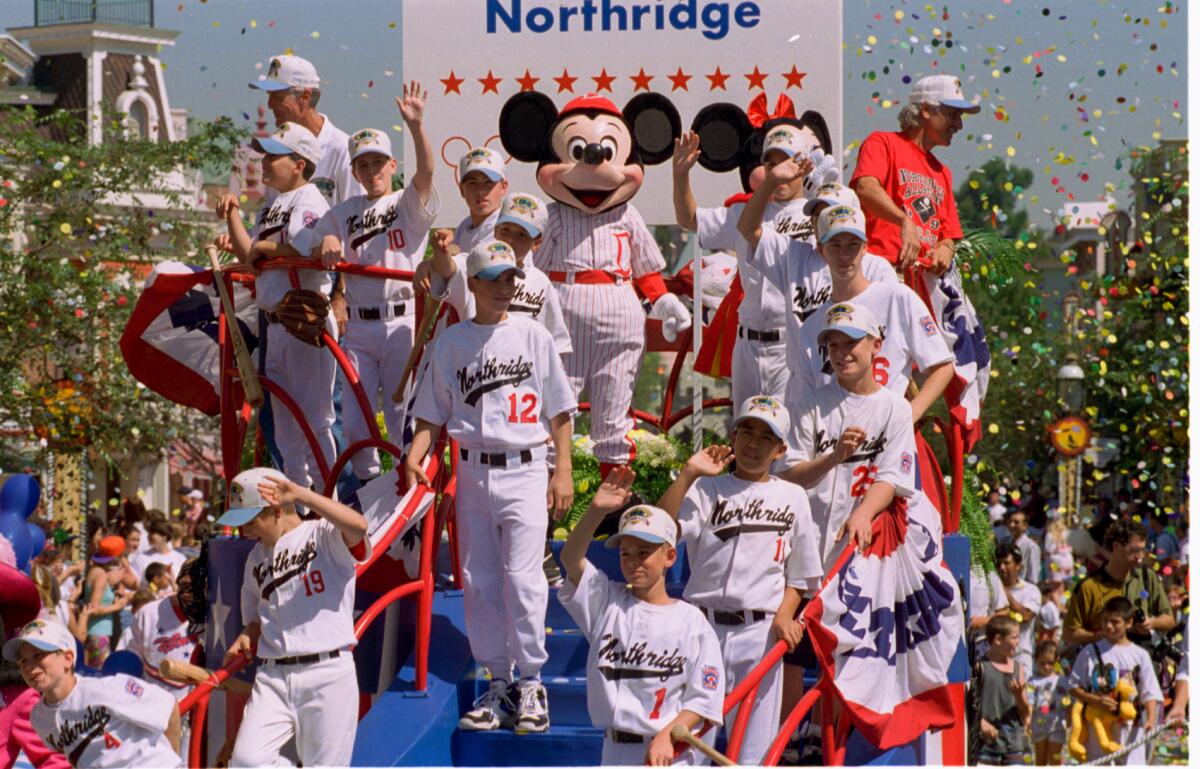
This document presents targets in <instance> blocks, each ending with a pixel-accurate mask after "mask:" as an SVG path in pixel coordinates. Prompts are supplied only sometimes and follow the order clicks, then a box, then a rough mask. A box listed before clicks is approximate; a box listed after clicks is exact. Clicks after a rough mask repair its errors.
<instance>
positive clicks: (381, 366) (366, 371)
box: [342, 315, 415, 480]
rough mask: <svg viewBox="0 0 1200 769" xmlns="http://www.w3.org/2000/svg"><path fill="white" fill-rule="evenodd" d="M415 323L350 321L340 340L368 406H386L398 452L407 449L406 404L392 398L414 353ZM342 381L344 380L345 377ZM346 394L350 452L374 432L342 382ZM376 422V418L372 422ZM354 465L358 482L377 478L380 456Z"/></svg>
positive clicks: (356, 459)
mask: <svg viewBox="0 0 1200 769" xmlns="http://www.w3.org/2000/svg"><path fill="white" fill-rule="evenodd" d="M414 323H415V316H413V315H404V316H402V317H399V318H393V319H392V320H350V321H349V322H347V323H346V333H345V335H344V336H343V337H342V350H343V351H345V353H346V357H347V358H349V359H350V363H351V364H353V366H354V368H355V370H356V371H358V378H359V381H360V382H361V383H362V388H363V392H365V393H366V394H367V401H368V402H369V403H370V405H371V407H372V408H373V409H376V408H379V403H382V404H383V421H384V424H385V425H387V433H388V440H390V441H391V442H392V443H394V444H396V445H397V446H403V445H404V404H403V403H395V402H394V401H392V393H394V392H395V391H396V387H397V386H399V384H400V377H401V376H402V375H403V374H404V364H405V363H407V362H408V355H409V353H410V352H412V346H413V324H414ZM342 376H343V379H344V378H345V374H344V373H343V374H342ZM342 393H343V395H342V400H343V407H342V409H343V412H344V423H343V424H344V428H345V431H346V446H350V445H352V444H354V443H356V442H358V441H361V440H364V439H366V438H369V437H371V431H370V429H369V427H368V425H367V423H366V421H364V420H363V414H362V408H360V407H359V405H358V398H356V397H354V393H353V390H352V389H351V388H350V383H349V382H347V381H343V383H342ZM374 416H375V415H374V413H372V414H371V417H372V418H374ZM397 461H399V458H397ZM350 464H351V466H352V467H353V468H354V474H355V475H357V476H358V477H359V478H360V479H364V480H365V479H367V478H370V477H372V476H375V475H378V474H379V452H378V451H376V450H375V449H373V448H372V449H363V450H361V451H357V452H355V454H354V456H353V457H351V458H350Z"/></svg>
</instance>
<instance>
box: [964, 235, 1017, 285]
mask: <svg viewBox="0 0 1200 769" xmlns="http://www.w3.org/2000/svg"><path fill="white" fill-rule="evenodd" d="M954 255H955V256H956V257H958V259H959V261H960V262H966V263H967V264H968V265H970V268H971V271H972V272H978V270H979V267H980V266H982V265H987V268H988V272H989V273H991V274H993V275H996V276H999V277H1002V278H1007V279H1010V280H1012V279H1015V278H1016V277H1017V276H1018V275H1020V274H1022V273H1023V272H1025V262H1026V261H1027V259H1028V257H1027V256H1026V255H1024V254H1022V253H1021V251H1019V250H1018V249H1017V246H1016V241H1013V240H1009V239H1008V238H1006V237H1004V236H1002V235H1000V234H998V233H996V232H995V231H994V230H968V231H967V232H966V233H964V234H963V237H962V240H960V241H958V245H957V246H956V247H955V251H954Z"/></svg>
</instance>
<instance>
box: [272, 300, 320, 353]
mask: <svg viewBox="0 0 1200 769" xmlns="http://www.w3.org/2000/svg"><path fill="white" fill-rule="evenodd" d="M275 317H276V319H277V320H278V321H279V323H281V324H282V325H283V327H284V328H285V329H287V332H288V333H289V334H291V335H292V336H294V337H296V338H297V339H299V340H300V341H301V342H304V343H305V344H310V345H312V346H313V347H323V346H324V345H325V336H324V334H325V331H326V323H327V321H328V319H329V297H327V296H325V295H324V294H322V293H319V292H317V291H310V290H309V289H307V288H293V289H292V290H291V291H288V292H287V293H286V294H284V295H283V300H282V301H281V302H280V303H279V306H278V307H276V308H275Z"/></svg>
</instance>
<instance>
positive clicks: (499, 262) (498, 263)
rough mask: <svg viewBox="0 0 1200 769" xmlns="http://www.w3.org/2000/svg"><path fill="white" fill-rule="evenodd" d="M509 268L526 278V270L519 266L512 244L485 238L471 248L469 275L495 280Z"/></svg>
mask: <svg viewBox="0 0 1200 769" xmlns="http://www.w3.org/2000/svg"><path fill="white" fill-rule="evenodd" d="M509 270H515V271H516V273H517V277H519V278H524V277H525V271H524V270H522V269H521V268H520V267H518V266H517V254H516V252H515V251H513V250H512V246H510V245H508V244H507V243H505V242H503V241H500V240H485V241H484V242H482V243H480V244H478V245H477V246H475V248H472V249H471V253H470V254H469V255H468V256H467V277H468V278H482V279H483V280H495V279H496V278H498V277H500V276H501V275H503V274H504V273H506V272H508V271H509Z"/></svg>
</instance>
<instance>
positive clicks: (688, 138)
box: [672, 125, 813, 404]
mask: <svg viewBox="0 0 1200 769" xmlns="http://www.w3.org/2000/svg"><path fill="white" fill-rule="evenodd" d="M810 150H811V142H809V141H806V140H805V136H804V132H803V131H802V130H801V129H799V128H796V127H794V126H790V125H780V126H778V127H776V128H775V129H774V130H772V131H771V133H770V134H769V135H768V136H767V137H765V139H764V142H763V151H762V164H763V168H764V169H770V168H773V167H774V166H776V165H778V164H779V163H781V162H783V161H784V160H787V159H788V158H793V157H797V156H799V160H798V162H799V163H800V165H801V166H802V167H807V168H810V169H811V168H812V163H811V161H809V160H808V159H807V155H808V152H809V151H810ZM699 158H700V137H699V135H697V134H695V133H686V134H684V135H683V136H682V137H680V138H679V140H678V141H677V142H676V145H675V157H674V159H673V162H672V178H673V180H674V186H673V193H674V202H675V221H676V222H677V223H678V224H679V226H680V227H683V228H684V229H685V230H690V231H693V232H695V233H696V234H697V237H698V238H699V240H698V241H697V242H698V243H699V245H700V247H701V248H704V249H707V250H709V251H732V252H733V253H734V254H735V255H736V256H737V259H738V276H739V277H740V278H741V284H742V290H743V291H744V292H745V296H744V297H743V298H742V301H741V303H740V304H739V305H738V334H737V340H736V341H735V342H734V345H733V361H732V369H731V370H732V393H733V394H732V398H733V402H734V403H739V404H740V403H744V402H745V401H746V399H748V398H749V397H750V396H752V395H756V394H760V393H761V394H766V395H772V396H774V397H776V398H783V395H784V392H785V390H786V388H787V380H788V365H787V360H788V357H787V356H786V355H785V352H786V345H785V342H784V329H785V326H786V325H787V314H788V306H789V304H790V303H791V298H790V297H791V294H790V293H788V291H787V288H786V287H785V286H784V285H783V284H776V283H773V282H772V281H770V280H764V277H765V276H764V274H763V272H762V271H761V270H760V269H759V268H758V267H757V266H756V265H755V264H754V263H753V262H752V260H751V257H752V256H753V254H754V249H753V247H751V246H749V245H748V244H747V242H746V239H745V238H743V237H742V235H741V234H740V233H739V232H738V229H737V223H738V219H739V218H740V216H741V213H742V210H743V209H744V208H745V201H744V200H743V199H737V200H738V201H739V202H735V203H732V205H726V206H721V207H718V208H697V206H696V199H695V198H694V197H693V195H692V188H691V181H690V179H689V174H690V172H691V170H692V168H693V167H694V166H695V165H696V161H697V160H699ZM804 204H805V199H804V178H803V177H801V178H799V179H796V180H793V181H792V182H789V183H787V184H780V185H777V186H775V187H774V188H773V189H772V191H771V195H770V196H769V197H768V198H767V204H766V209H765V212H764V219H765V220H766V221H768V222H770V225H771V226H770V229H771V230H772V232H773V234H777V235H778V237H779V238H781V239H782V240H784V241H785V242H787V241H791V240H793V239H796V240H798V241H800V242H807V241H809V240H811V239H812V232H813V230H812V222H811V221H810V220H809V218H808V216H807V214H804V213H803V212H802V210H801V209H802V208H803V207H804Z"/></svg>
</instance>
